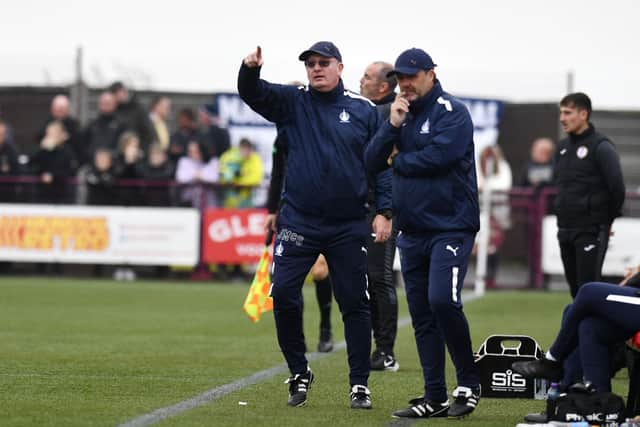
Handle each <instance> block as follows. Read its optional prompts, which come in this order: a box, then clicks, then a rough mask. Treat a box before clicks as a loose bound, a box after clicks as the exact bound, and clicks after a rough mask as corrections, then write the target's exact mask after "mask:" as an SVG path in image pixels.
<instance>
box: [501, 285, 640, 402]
mask: <svg viewBox="0 0 640 427" xmlns="http://www.w3.org/2000/svg"><path fill="white" fill-rule="evenodd" d="M639 288H640V275H639V274H635V275H634V276H633V277H631V278H628V279H627V280H625V281H623V282H622V284H621V285H613V284H609V283H602V282H591V283H587V284H585V285H582V286H581V287H580V289H578V294H577V295H576V297H575V299H574V301H573V303H572V304H571V305H570V306H569V308H568V309H567V310H566V312H565V316H564V318H563V320H562V325H561V327H560V332H558V335H557V337H556V339H555V341H554V342H553V344H552V345H551V347H550V348H549V351H548V352H547V354H546V357H545V358H544V359H540V360H534V361H530V362H516V363H514V364H513V370H514V371H516V372H518V373H520V374H522V375H523V376H525V377H529V378H547V379H550V380H558V379H560V378H561V376H562V370H563V362H564V361H565V360H566V359H567V357H568V356H569V355H570V354H571V353H572V352H573V351H574V350H576V349H577V350H578V351H579V353H580V360H581V362H582V370H583V375H584V380H585V382H586V381H588V382H591V383H592V384H593V386H594V387H595V389H596V390H597V391H600V392H607V391H611V376H610V365H611V363H610V362H611V361H610V357H611V351H610V348H611V346H612V345H613V344H615V343H618V342H624V341H625V340H628V339H630V338H631V337H633V336H634V335H635V334H636V333H637V332H638V331H640V289H639Z"/></svg>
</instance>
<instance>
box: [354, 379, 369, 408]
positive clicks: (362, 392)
mask: <svg viewBox="0 0 640 427" xmlns="http://www.w3.org/2000/svg"><path fill="white" fill-rule="evenodd" d="M350 396H351V409H371V392H370V391H369V389H368V388H367V387H365V386H363V385H354V386H353V387H351V393H350Z"/></svg>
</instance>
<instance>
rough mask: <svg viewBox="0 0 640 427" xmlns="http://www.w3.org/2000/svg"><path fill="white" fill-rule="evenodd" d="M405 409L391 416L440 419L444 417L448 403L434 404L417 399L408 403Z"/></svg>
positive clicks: (421, 398) (422, 398) (420, 398)
mask: <svg viewBox="0 0 640 427" xmlns="http://www.w3.org/2000/svg"><path fill="white" fill-rule="evenodd" d="M409 404H410V405H411V406H409V407H408V408H406V409H400V410H398V411H395V412H394V413H393V414H392V415H391V416H392V417H394V418H441V417H446V416H447V412H448V410H449V401H448V400H447V401H446V402H443V403H436V402H432V401H430V400H425V399H424V397H418V398H415V399H411V400H410V401H409Z"/></svg>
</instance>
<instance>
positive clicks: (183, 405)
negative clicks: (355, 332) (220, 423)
mask: <svg viewBox="0 0 640 427" xmlns="http://www.w3.org/2000/svg"><path fill="white" fill-rule="evenodd" d="M476 298H477V297H476V296H475V295H469V297H468V298H465V299H464V300H465V301H467V302H468V301H472V300H474V299H476ZM410 323H411V318H410V317H409V316H406V317H403V318H401V319H399V320H398V328H402V327H404V326H407V325H409V324H410ZM345 348H347V343H346V342H345V341H344V340H343V341H340V342H339V343H337V344H336V345H335V346H334V352H335V351H338V350H344V349H345ZM331 354H333V352H331V353H317V352H314V353H308V354H307V360H309V361H310V362H311V361H314V360H318V359H321V358H323V357H327V356H329V355H331ZM283 373H288V368H287V365H286V364H285V363H283V364H280V365H276V366H273V367H271V368H269V369H265V370H262V371H258V372H256V373H254V374H253V375H249V376H248V377H244V378H240V379H239V380H236V381H234V382H232V383H228V384H224V385H221V386H218V387H215V388H212V389H211V390H207V391H205V392H204V393H202V394H199V395H197V396H194V397H192V398H190V399H186V400H183V401H182V402H178V403H176V404H175V405H171V406H165V407H164V408H160V409H156V410H155V411H152V412H149V413H147V414H144V415H141V416H139V417H136V418H134V419H132V420H130V421H127V422H125V423H123V424H119V425H118V427H146V426H150V425H152V424H155V423H158V422H160V421H162V420H164V419H167V418H169V417H173V416H175V415H178V414H180V413H182V412H185V411H188V410H190V409H194V408H197V407H199V406H203V405H206V404H207V403H209V402H212V401H214V400H218V399H220V398H221V397H223V396H226V395H227V394H229V393H233V392H234V391H238V390H240V389H243V388H245V387H248V386H251V385H254V384H257V383H260V382H262V381H265V380H268V379H270V378H273V377H274V376H276V375H279V374H283Z"/></svg>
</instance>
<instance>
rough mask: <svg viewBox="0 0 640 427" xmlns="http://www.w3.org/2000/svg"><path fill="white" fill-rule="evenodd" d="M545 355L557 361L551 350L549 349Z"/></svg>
mask: <svg viewBox="0 0 640 427" xmlns="http://www.w3.org/2000/svg"><path fill="white" fill-rule="evenodd" d="M544 357H545V358H546V359H549V360H553V361H554V362H557V360H556V358H555V357H553V355H552V354H551V352H550V351H547V354H545V355H544Z"/></svg>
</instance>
